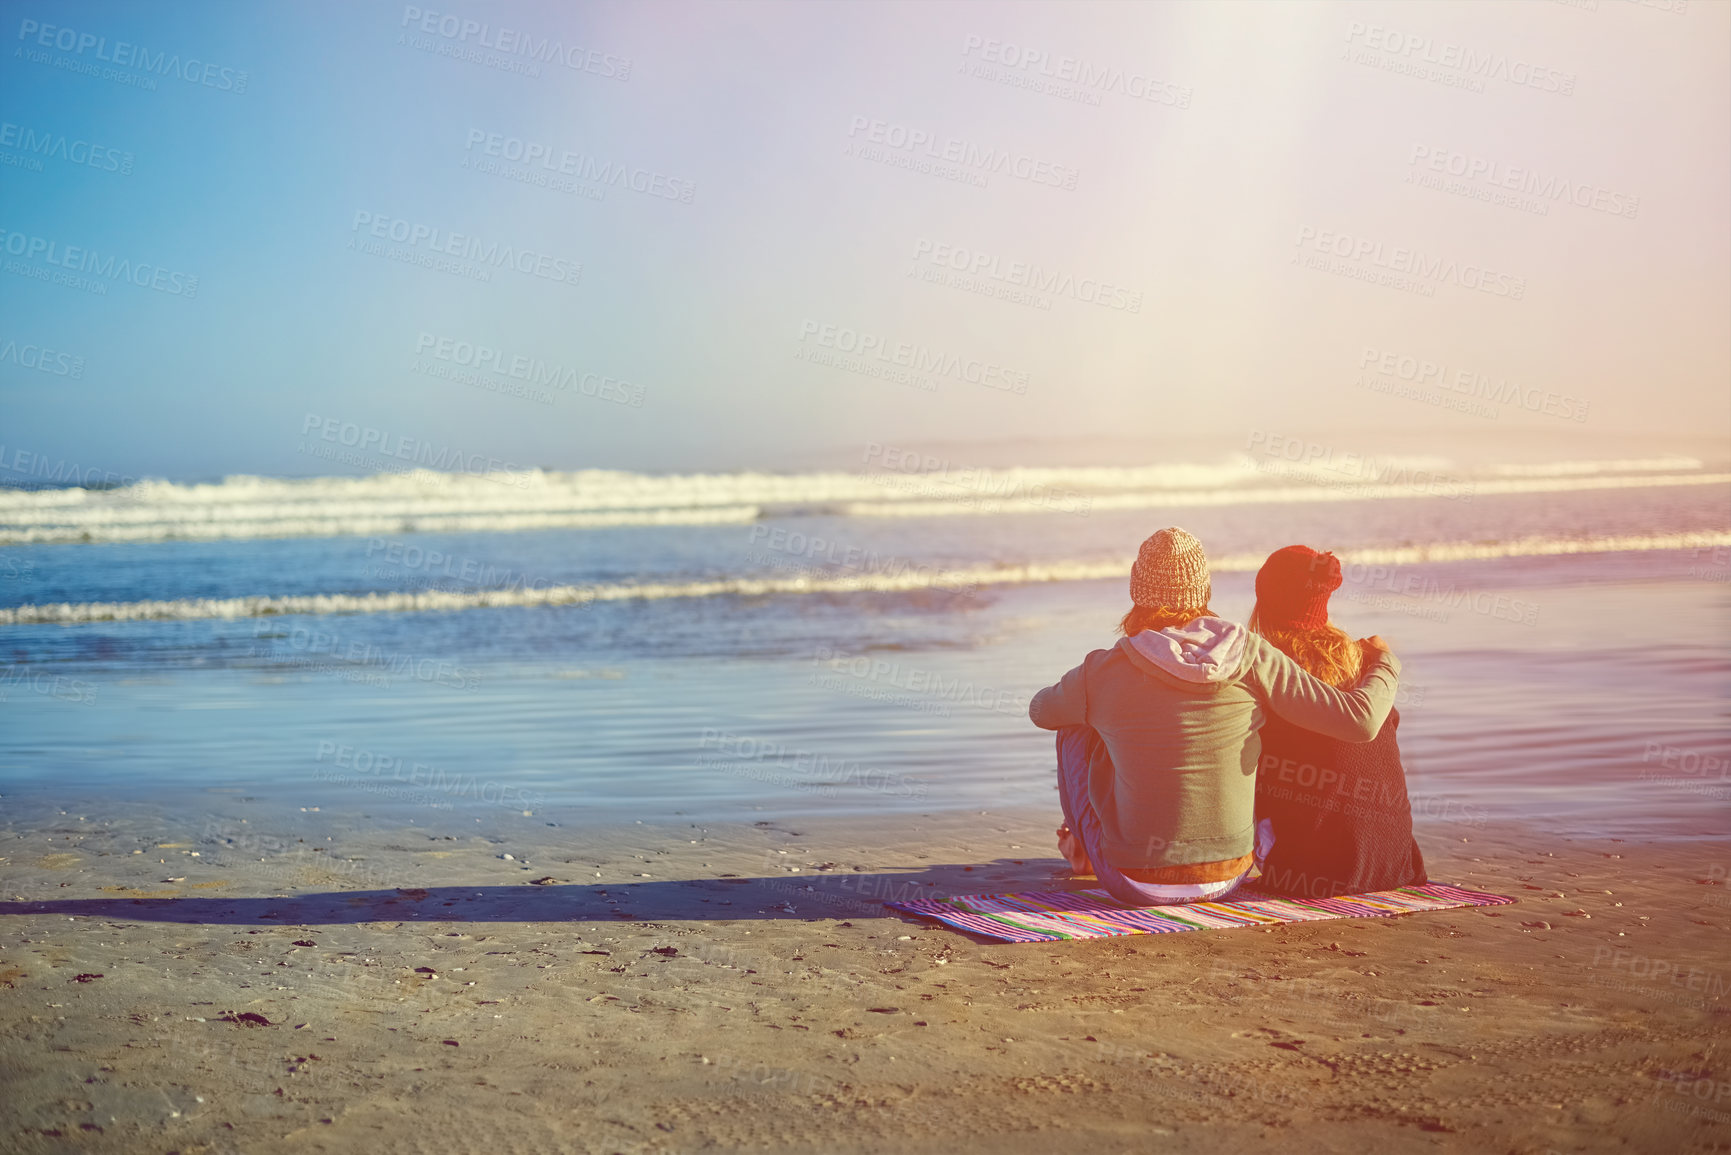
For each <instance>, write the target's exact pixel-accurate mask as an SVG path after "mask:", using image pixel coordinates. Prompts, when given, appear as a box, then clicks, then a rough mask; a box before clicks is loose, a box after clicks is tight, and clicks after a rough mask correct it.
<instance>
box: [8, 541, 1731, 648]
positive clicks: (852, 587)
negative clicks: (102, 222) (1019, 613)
mask: <svg viewBox="0 0 1731 1155" xmlns="http://www.w3.org/2000/svg"><path fill="white" fill-rule="evenodd" d="M1728 546H1731V530H1712V531H1707V532H1696V533H1671V534H1644V535H1623V536H1601V537H1585V538H1565V537H1523V538H1516V539H1512V540H1508V541H1491V542H1478V541H1456V542H1436V543H1432V544H1428V545H1404V546H1389V547H1380V548H1370V549H1357V550H1342V551H1339V553H1338V556H1339V558H1340V560H1341V562H1342V564H1344V565H1361V566H1392V565H1416V564H1420V563H1427V562H1430V563H1434V562H1457V561H1476V560H1486V559H1495V558H1516V557H1551V556H1559V555H1564V554H1593V553H1622V552H1635V551H1646V550H1681V549H1722V548H1725V547H1728ZM1133 560H1134V558H1132V557H1128V556H1126V557H1120V558H1110V559H1104V560H1073V561H1052V562H1037V563H1030V564H1026V565H1008V566H974V567H964V568H956V569H948V570H920V571H912V570H910V571H906V572H902V573H896V574H846V575H835V576H822V575H819V576H814V575H805V576H801V577H788V578H764V577H744V576H741V577H729V578H718V579H713V580H707V581H677V582H644V583H609V584H597V585H586V586H578V585H561V586H549V587H546V588H543V589H523V588H518V589H506V590H463V591H445V590H424V591H418V592H391V593H372V594H356V595H351V594H309V595H299V596H288V597H267V596H259V597H237V598H181V599H174V600H167V601H138V602H75V603H66V602H62V603H58V604H52V605H25V606H16V607H13V608H10V609H0V626H7V625H44V624H47V625H76V624H80V623H84V622H133V621H190V620H198V619H211V618H226V619H240V618H261V617H275V616H280V615H291V614H313V615H321V614H379V613H425V612H449V611H456V610H474V609H488V608H499V607H525V608H527V607H539V606H570V605H593V604H598V603H604V602H619V601H632V600H660V599H665V598H709V597H721V596H735V597H765V596H774V595H797V594H825V593H828V594H835V593H898V592H905V591H911V590H939V591H947V592H966V591H968V590H971V589H974V588H977V587H981V586H993V585H1021V584H1027V583H1033V582H1064V581H1092V580H1098V579H1102V578H1116V577H1122V576H1123V575H1124V574H1125V573H1127V572H1128V571H1129V568H1130V564H1131V562H1132V561H1133ZM1263 560H1264V558H1263V557H1262V556H1261V555H1250V554H1234V555H1230V556H1226V557H1221V558H1216V559H1212V560H1211V562H1210V565H1211V567H1212V568H1213V569H1214V570H1215V571H1216V572H1219V573H1245V572H1253V571H1255V570H1256V569H1258V568H1259V567H1260V566H1261V565H1262V562H1263Z"/></svg>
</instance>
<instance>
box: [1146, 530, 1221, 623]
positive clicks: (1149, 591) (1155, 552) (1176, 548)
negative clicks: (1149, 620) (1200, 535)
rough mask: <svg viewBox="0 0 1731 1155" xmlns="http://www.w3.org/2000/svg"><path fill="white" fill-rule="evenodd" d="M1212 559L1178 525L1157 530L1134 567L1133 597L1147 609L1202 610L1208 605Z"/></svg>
mask: <svg viewBox="0 0 1731 1155" xmlns="http://www.w3.org/2000/svg"><path fill="white" fill-rule="evenodd" d="M1209 592H1210V581H1209V577H1208V558H1207V557H1206V556H1205V555H1204V554H1203V552H1202V543H1201V542H1199V541H1197V540H1196V539H1195V538H1194V537H1192V536H1191V535H1190V534H1189V533H1187V532H1185V531H1184V530H1182V529H1179V528H1178V527H1177V526H1172V527H1171V528H1169V529H1162V530H1157V531H1155V533H1154V534H1153V536H1151V537H1150V538H1149V539H1148V540H1147V541H1145V542H1143V543H1142V548H1141V549H1140V550H1139V551H1137V554H1136V564H1135V565H1133V566H1131V567H1130V600H1131V601H1133V602H1135V603H1136V604H1137V605H1139V606H1143V607H1144V608H1147V609H1155V608H1158V607H1161V606H1164V607H1166V608H1167V609H1173V610H1199V609H1201V608H1202V607H1204V606H1206V605H1207V604H1208V594H1209Z"/></svg>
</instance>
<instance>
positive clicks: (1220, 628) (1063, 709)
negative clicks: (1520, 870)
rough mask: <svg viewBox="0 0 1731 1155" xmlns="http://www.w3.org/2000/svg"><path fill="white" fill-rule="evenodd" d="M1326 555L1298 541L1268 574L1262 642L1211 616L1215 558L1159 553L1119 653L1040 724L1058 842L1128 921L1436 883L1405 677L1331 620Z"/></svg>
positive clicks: (1335, 574) (1336, 574)
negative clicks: (1053, 770) (1170, 911)
mask: <svg viewBox="0 0 1731 1155" xmlns="http://www.w3.org/2000/svg"><path fill="white" fill-rule="evenodd" d="M1340 584H1341V578H1340V563H1339V562H1338V561H1337V560H1336V559H1335V557H1334V555H1333V554H1331V553H1317V552H1316V551H1315V550H1312V549H1309V548H1308V547H1306V546H1302V545H1292V546H1287V547H1286V548H1285V549H1281V550H1276V551H1275V552H1274V553H1273V554H1272V555H1270V556H1269V558H1268V560H1267V562H1265V563H1264V564H1263V566H1262V569H1261V571H1260V572H1259V573H1258V574H1257V575H1256V608H1255V609H1254V610H1253V611H1252V612H1251V615H1250V624H1249V626H1248V627H1246V626H1243V625H1239V624H1238V623H1236V622H1228V621H1225V620H1223V619H1221V618H1217V617H1215V616H1214V614H1213V611H1212V610H1210V609H1209V606H1208V599H1209V595H1210V593H1211V592H1212V591H1211V584H1210V581H1209V573H1208V559H1207V558H1206V557H1205V556H1204V555H1203V552H1202V543H1201V542H1199V541H1197V540H1196V539H1195V538H1194V537H1192V536H1191V535H1190V534H1188V533H1186V532H1185V531H1184V530H1182V529H1177V528H1171V529H1163V530H1160V531H1159V532H1158V533H1156V534H1154V536H1152V537H1150V538H1149V539H1148V540H1147V541H1145V542H1143V543H1142V548H1141V550H1140V552H1139V553H1138V555H1137V558H1136V564H1135V566H1134V567H1133V568H1132V569H1131V571H1130V598H1131V601H1132V602H1134V603H1135V604H1134V605H1133V606H1132V607H1131V609H1130V612H1129V613H1127V614H1125V615H1124V621H1123V623H1122V626H1121V629H1122V630H1123V633H1124V637H1123V638H1122V639H1121V640H1120V641H1119V642H1118V644H1117V645H1115V646H1114V647H1112V648H1111V649H1109V650H1095V651H1094V652H1093V653H1091V654H1089V655H1088V656H1087V658H1085V659H1084V660H1083V662H1082V664H1081V665H1079V666H1077V667H1076V668H1075V669H1073V670H1071V671H1070V672H1069V673H1067V674H1065V675H1064V677H1063V678H1062V680H1060V681H1059V682H1058V684H1057V685H1054V686H1048V687H1046V688H1045V689H1044V690H1041V691H1040V692H1039V693H1038V694H1036V695H1034V700H1033V701H1032V702H1031V703H1030V704H1029V707H1028V716H1029V717H1030V718H1032V719H1033V722H1034V724H1035V725H1036V726H1039V727H1041V728H1042V729H1046V730H1056V731H1057V732H1058V797H1059V799H1060V802H1061V804H1062V805H1063V809H1064V826H1063V827H1062V828H1060V829H1059V831H1058V837H1059V846H1060V848H1061V849H1062V850H1063V851H1064V855H1065V857H1066V858H1068V859H1069V861H1070V865H1071V867H1072V868H1073V869H1074V870H1075V872H1076V873H1078V874H1090V873H1091V874H1094V875H1096V876H1097V877H1098V878H1099V880H1100V883H1101V885H1102V886H1104V887H1105V889H1106V890H1107V892H1108V893H1110V894H1111V895H1112V897H1113V898H1115V899H1117V900H1118V901H1119V902H1123V903H1127V904H1130V905H1133V906H1154V905H1161V904H1168V903H1182V902H1206V901H1209V900H1211V899H1217V898H1222V897H1224V896H1226V895H1227V894H1229V893H1230V892H1231V891H1232V890H1233V889H1234V888H1236V887H1237V886H1238V885H1239V884H1240V883H1242V882H1244V881H1245V880H1246V879H1247V878H1248V877H1249V876H1250V873H1251V870H1252V869H1253V868H1260V870H1261V877H1260V878H1259V879H1258V881H1257V885H1258V886H1259V887H1261V888H1262V889H1265V890H1272V891H1276V892H1278V893H1283V894H1288V895H1293V896H1297V897H1308V898H1329V897H1333V896H1335V895H1340V894H1356V893H1362V892H1364V891H1371V890H1386V889H1389V888H1391V887H1397V886H1407V885H1411V884H1415V883H1422V882H1424V881H1425V873H1424V860H1423V858H1422V857H1421V856H1420V854H1419V849H1418V845H1417V843H1415V842H1414V841H1413V837H1412V812H1411V807H1410V804H1409V802H1408V799H1407V794H1406V779H1405V775H1404V773H1403V771H1402V769H1401V764H1400V751H1399V749H1398V747H1397V746H1396V745H1395V730H1396V728H1397V726H1398V725H1399V721H1400V716H1399V714H1397V713H1394V712H1393V707H1394V696H1395V688H1396V684H1397V682H1398V679H1399V675H1400V662H1399V660H1398V659H1396V658H1395V656H1394V655H1393V654H1392V653H1390V652H1389V649H1388V647H1387V646H1386V645H1385V644H1384V643H1383V641H1382V639H1381V638H1377V637H1371V638H1366V639H1364V640H1363V641H1359V642H1355V641H1353V640H1352V639H1350V638H1348V637H1347V635H1346V634H1345V633H1343V632H1342V631H1341V630H1339V629H1337V628H1336V627H1334V626H1333V625H1331V624H1330V623H1329V621H1328V595H1329V594H1330V593H1332V592H1333V591H1334V590H1336V589H1338V588H1339V587H1340Z"/></svg>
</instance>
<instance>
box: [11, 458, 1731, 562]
mask: <svg viewBox="0 0 1731 1155" xmlns="http://www.w3.org/2000/svg"><path fill="white" fill-rule="evenodd" d="M904 463H906V464H908V465H911V466H912V468H906V467H905V466H904ZM867 465H868V467H867V469H866V470H865V471H862V472H856V473H848V472H840V471H832V472H813V473H792V474H775V473H758V472H741V473H723V474H674V475H651V474H641V473H626V472H617V471H605V470H580V471H574V472H557V471H550V470H533V471H528V472H518V473H489V474H462V473H437V472H434V471H431V470H425V469H417V470H409V471H406V472H402V473H383V474H377V475H374V476H371V477H355V478H344V477H315V478H306V479H299V480H295V479H282V478H267V477H252V476H236V477H229V478H225V479H224V480H222V481H220V482H216V483H209V484H181V483H176V482H168V481H141V482H138V483H136V484H132V485H127V486H124V487H120V488H113V489H84V488H76V487H74V488H44V489H21V488H16V487H14V488H6V489H0V544H6V545H31V544H64V543H75V542H93V543H105V542H156V541H218V540H248V539H263V538H289V537H351V536H384V535H397V534H405V533H472V532H511V531H520V530H545V529H602V528H612V527H617V526H679V525H717V524H741V523H747V522H751V521H755V520H757V519H759V518H766V517H778V516H789V515H797V514H828V515H835V516H853V517H877V518H882V517H940V516H966V515H972V516H989V515H996V514H1028V513H1070V514H1084V515H1085V514H1087V513H1090V512H1093V511H1100V512H1106V511H1111V510H1128V509H1146V508H1155V507H1185V506H1219V505H1252V504H1265V503H1266V504H1279V503H1308V502H1331V501H1370V500H1391V499H1414V498H1443V499H1459V498H1471V497H1473V496H1477V495H1486V496H1489V495H1496V494H1513V493H1547V492H1563V491H1580V490H1589V489H1613V488H1615V489H1623V488H1643V487H1651V486H1685V485H1709V484H1722V483H1725V482H1727V481H1731V474H1727V473H1707V472H1702V471H1701V470H1702V463H1701V462H1699V461H1696V460H1694V459H1691V458H1656V459H1637V460H1622V461H1599V462H1592V461H1583V462H1564V463H1559V464H1554V465H1543V466H1517V465H1500V466H1490V467H1483V468H1479V469H1477V470H1471V471H1463V472H1450V471H1449V468H1448V462H1446V461H1442V460H1440V459H1434V458H1421V457H1404V458H1403V457H1389V458H1385V459H1376V458H1360V457H1357V456H1353V455H1346V456H1344V457H1341V458H1339V459H1338V460H1336V459H1335V457H1334V455H1333V454H1332V452H1330V453H1329V454H1327V455H1326V456H1324V457H1323V458H1322V459H1321V460H1318V459H1317V458H1316V457H1315V456H1314V455H1312V456H1306V457H1305V458H1304V459H1302V460H1299V459H1289V457H1287V456H1279V455H1267V456H1263V457H1260V458H1257V457H1252V456H1250V455H1248V454H1244V455H1239V456H1237V457H1235V458H1233V459H1231V460H1228V461H1225V462H1222V463H1219V464H1214V465H1205V464H1169V465H1150V466H1142V467H1136V468H1113V467H1064V468H1028V467H1016V468H1007V469H987V468H978V467H972V466H957V465H955V464H954V463H951V462H948V461H942V460H937V459H934V458H931V457H925V458H919V459H917V460H916V459H914V458H913V457H912V456H911V455H910V456H908V457H905V458H898V459H896V462H895V467H891V466H890V465H889V464H886V463H884V462H878V463H876V464H874V463H871V462H868V463H867Z"/></svg>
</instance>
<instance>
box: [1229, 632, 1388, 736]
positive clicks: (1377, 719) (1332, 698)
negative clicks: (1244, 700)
mask: <svg viewBox="0 0 1731 1155" xmlns="http://www.w3.org/2000/svg"><path fill="white" fill-rule="evenodd" d="M1246 681H1248V682H1250V683H1251V684H1252V685H1253V687H1254V688H1255V689H1256V690H1257V691H1258V693H1259V694H1260V695H1261V696H1262V698H1263V700H1264V701H1265V702H1266V704H1267V706H1268V708H1269V709H1270V710H1272V711H1273V712H1274V713H1275V714H1277V715H1278V716H1279V717H1281V718H1283V719H1285V720H1286V721H1288V722H1291V723H1292V724H1293V725H1295V726H1303V727H1304V728H1305V729H1306V730H1314V731H1316V732H1317V733H1318V734H1321V735H1323V736H1325V737H1328V738H1338V739H1340V740H1341V741H1344V742H1369V741H1370V740H1371V739H1373V738H1375V737H1376V736H1377V733H1378V732H1379V731H1380V730H1381V729H1382V724H1383V722H1384V721H1386V720H1387V718H1388V714H1389V711H1390V710H1392V709H1394V697H1395V690H1396V689H1397V688H1398V686H1399V684H1400V659H1399V658H1397V657H1395V656H1394V655H1393V654H1392V653H1389V652H1388V651H1387V650H1386V649H1378V648H1375V647H1371V648H1369V649H1368V650H1367V652H1366V654H1365V666H1364V673H1363V674H1362V675H1361V676H1360V678H1359V681H1358V685H1357V686H1355V687H1353V688H1352V689H1350V690H1338V689H1336V688H1334V687H1333V686H1331V685H1329V684H1328V683H1327V682H1324V681H1322V680H1320V679H1318V678H1315V677H1312V676H1311V675H1310V673H1309V672H1308V671H1306V670H1305V669H1304V668H1303V667H1302V666H1300V665H1299V664H1298V663H1297V662H1295V661H1293V660H1292V659H1291V658H1289V657H1287V656H1286V655H1285V654H1283V653H1281V652H1280V651H1279V650H1278V649H1276V648H1275V647H1274V646H1272V645H1270V644H1269V643H1268V642H1267V641H1266V640H1264V639H1262V638H1257V639H1256V651H1255V653H1254V654H1253V655H1252V656H1251V668H1250V673H1249V677H1248V678H1246Z"/></svg>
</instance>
